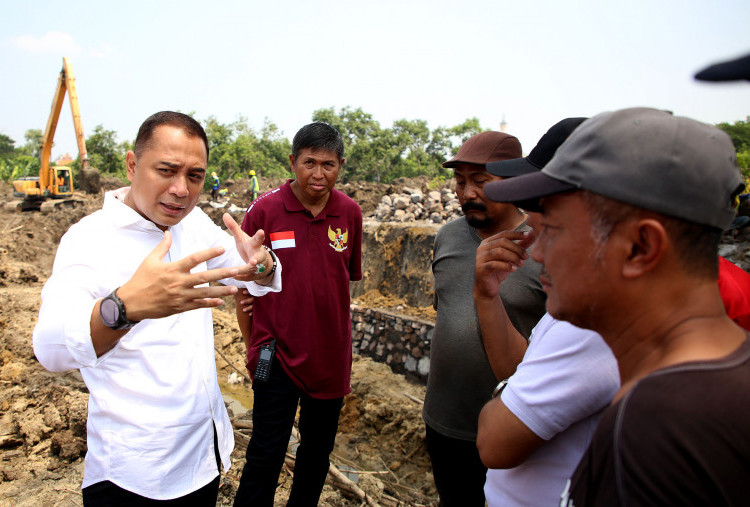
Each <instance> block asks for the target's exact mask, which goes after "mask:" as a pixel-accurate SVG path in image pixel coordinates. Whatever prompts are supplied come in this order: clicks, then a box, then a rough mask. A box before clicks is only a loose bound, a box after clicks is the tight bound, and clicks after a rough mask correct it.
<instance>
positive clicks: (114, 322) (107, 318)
mask: <svg viewBox="0 0 750 507" xmlns="http://www.w3.org/2000/svg"><path fill="white" fill-rule="evenodd" d="M117 289H119V287H118V288H117ZM117 289H115V290H113V291H112V292H111V293H110V294H109V296H107V297H105V298H104V299H102V303H101V305H99V316H100V317H101V318H102V322H103V323H104V325H105V326H107V327H108V328H111V329H130V328H131V327H133V326H135V325H136V324H138V322H140V321H137V320H128V317H127V315H125V304H124V303H123V302H122V299H120V298H118V297H117Z"/></svg>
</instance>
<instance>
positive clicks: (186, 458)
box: [33, 188, 281, 500]
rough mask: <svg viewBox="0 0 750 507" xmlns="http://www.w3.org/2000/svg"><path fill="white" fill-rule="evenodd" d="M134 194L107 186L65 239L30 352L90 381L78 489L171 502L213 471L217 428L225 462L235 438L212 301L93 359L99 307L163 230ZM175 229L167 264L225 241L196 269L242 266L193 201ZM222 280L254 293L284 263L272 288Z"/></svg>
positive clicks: (142, 327)
mask: <svg viewBox="0 0 750 507" xmlns="http://www.w3.org/2000/svg"><path fill="white" fill-rule="evenodd" d="M128 190H129V188H122V189H119V190H116V191H113V192H108V193H107V194H106V195H105V198H104V205H103V207H102V209H101V210H99V211H97V212H95V213H93V214H91V215H89V216H87V217H85V218H83V219H82V220H81V221H79V222H78V223H77V224H75V225H73V226H72V227H71V228H70V229H69V230H68V232H67V233H66V234H65V235H64V236H63V238H62V240H61V241H60V245H59V247H58V250H57V255H56V257H55V263H54V267H53V269H52V275H51V277H50V278H49V280H48V281H47V283H46V284H45V286H44V289H43V290H42V304H41V308H40V310H39V320H38V322H37V325H36V327H35V329H34V334H33V342H34V353H35V354H36V357H37V358H38V359H39V362H40V363H41V364H42V365H43V366H44V367H45V368H47V369H48V370H51V371H65V370H70V369H76V368H79V369H80V370H81V376H82V377H83V379H84V381H85V382H86V386H87V387H88V390H89V393H90V395H89V406H88V408H89V412H88V422H87V433H88V436H87V443H88V452H87V454H86V460H85V472H84V479H83V485H82V487H86V486H89V485H91V484H95V483H97V482H100V481H103V480H109V481H112V482H114V483H115V484H117V485H118V486H120V487H122V488H125V489H127V490H129V491H133V492H135V493H137V494H139V495H142V496H146V497H149V498H153V499H158V500H163V499H171V498H177V497H180V496H183V495H186V494H188V493H190V492H192V491H195V490H197V489H199V488H201V487H203V486H205V485H206V484H208V483H209V482H211V480H213V479H214V478H215V477H216V475H217V473H218V471H217V467H216V459H215V455H214V439H213V427H214V425H215V426H216V432H217V435H218V442H219V453H220V455H221V460H222V463H223V465H224V468H225V469H228V468H229V464H230V462H229V454H230V453H231V451H232V448H233V447H234V436H233V432H232V426H231V424H230V421H229V417H228V415H227V411H226V408H225V406H224V402H223V400H222V397H221V391H220V389H219V385H218V382H217V380H216V363H215V360H214V340H213V324H212V316H211V310H210V309H208V308H203V309H196V310H192V311H189V312H184V313H180V314H177V315H172V316H170V317H164V318H161V319H147V320H144V321H142V322H140V323H139V324H137V325H136V326H135V327H133V328H132V329H131V330H130V331H129V332H128V333H127V334H126V335H125V336H123V337H122V339H120V341H119V342H118V344H117V345H115V347H114V348H113V349H112V350H110V351H108V352H107V353H105V354H104V355H102V356H101V357H96V353H95V352H94V347H93V344H92V341H91V330H90V322H91V313H92V311H93V308H94V305H95V304H96V303H97V301H98V300H99V299H101V298H103V297H104V296H106V295H107V294H109V293H110V292H112V290H114V289H116V288H117V287H119V286H121V285H122V284H124V283H125V282H127V281H128V280H129V279H130V277H131V276H132V275H133V273H134V272H135V271H136V269H137V268H138V266H139V265H140V263H141V262H142V261H143V259H144V258H145V257H146V256H147V255H148V254H149V253H150V252H151V251H152V250H153V249H154V248H155V247H156V245H157V244H158V243H159V242H160V241H161V240H162V239H163V237H164V233H163V232H162V231H161V230H160V229H159V228H157V227H156V226H155V225H154V224H153V223H152V222H150V221H148V220H146V219H144V218H143V217H141V215H139V214H138V213H137V212H136V211H135V210H133V209H132V208H130V207H129V206H127V205H126V204H124V203H123V202H122V199H123V198H124V196H125V195H126V194H127V192H128ZM170 231H171V234H172V246H171V248H170V250H169V253H168V254H167V256H166V257H165V258H164V261H165V262H170V261H177V260H180V259H182V258H184V257H186V256H187V255H189V254H191V253H194V252H197V251H199V250H204V249H206V248H210V247H215V246H223V247H224V248H225V253H224V254H223V255H221V256H219V257H216V258H213V259H211V260H209V261H208V262H205V263H202V264H199V265H198V266H196V267H195V268H194V269H193V272H198V271H205V270H207V269H213V268H221V267H234V266H240V265H244V264H245V262H244V261H243V260H242V258H241V257H240V255H239V253H238V252H237V250H236V247H235V243H234V239H233V238H232V236H231V235H229V234H228V233H227V232H225V231H223V230H222V229H221V228H220V227H218V226H217V225H215V224H214V223H213V222H212V221H211V219H210V218H209V217H208V216H207V215H206V214H205V213H204V212H203V211H202V210H201V209H199V208H197V207H196V208H195V209H194V210H193V211H192V212H191V213H190V214H189V215H188V216H187V217H185V218H184V219H183V220H182V221H181V222H180V223H178V224H177V225H174V226H172V227H171V228H170ZM222 282H223V283H228V284H232V285H236V286H240V287H247V288H248V290H249V291H250V293H251V294H253V295H255V296H262V295H263V294H266V293H268V292H270V291H274V292H278V291H280V290H281V266H280V265H279V266H277V268H276V273H275V275H274V280H273V284H272V285H271V286H269V287H264V286H261V285H258V284H256V283H254V282H249V283H243V282H238V281H236V280H233V279H226V280H222Z"/></svg>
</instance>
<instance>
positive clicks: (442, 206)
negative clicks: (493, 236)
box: [373, 187, 461, 224]
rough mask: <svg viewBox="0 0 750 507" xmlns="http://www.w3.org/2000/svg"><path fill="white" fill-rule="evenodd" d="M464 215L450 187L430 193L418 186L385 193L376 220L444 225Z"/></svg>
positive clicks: (376, 209)
mask: <svg viewBox="0 0 750 507" xmlns="http://www.w3.org/2000/svg"><path fill="white" fill-rule="evenodd" d="M459 216H461V205H460V204H459V203H458V197H456V193H455V192H454V191H453V190H451V189H449V188H442V189H440V190H429V191H427V194H426V195H425V193H424V192H423V191H422V190H421V189H419V188H415V187H403V189H402V190H401V191H400V192H395V193H390V194H385V195H384V196H383V197H382V198H381V199H380V203H379V204H378V205H377V207H376V208H375V211H374V213H373V217H374V218H375V219H376V220H378V221H380V222H413V221H415V220H427V221H430V222H432V223H434V224H441V223H444V222H448V221H450V220H453V219H454V218H458V217H459Z"/></svg>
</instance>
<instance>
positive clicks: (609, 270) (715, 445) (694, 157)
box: [487, 108, 750, 506]
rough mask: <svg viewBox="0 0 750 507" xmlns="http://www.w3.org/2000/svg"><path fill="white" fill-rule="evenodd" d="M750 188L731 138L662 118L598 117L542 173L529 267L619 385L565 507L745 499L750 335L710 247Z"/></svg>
mask: <svg viewBox="0 0 750 507" xmlns="http://www.w3.org/2000/svg"><path fill="white" fill-rule="evenodd" d="M743 188H744V184H743V183H742V179H741V177H740V172H739V170H738V168H737V163H736V157H735V152H734V147H733V146H732V142H731V140H730V138H729V136H727V135H726V134H725V133H723V132H721V131H720V130H718V129H717V128H715V127H712V126H709V125H705V124H702V123H699V122H697V121H694V120H691V119H688V118H681V117H677V116H672V115H671V114H670V113H668V112H664V111H658V110H655V109H647V108H632V109H624V110H620V111H615V112H610V113H603V114H600V115H598V116H596V117H594V118H592V119H591V120H589V121H587V122H586V123H584V124H583V125H581V127H580V128H578V129H577V130H576V131H575V132H574V133H573V134H572V135H571V136H570V138H569V139H568V140H567V141H566V142H565V143H564V144H563V145H562V146H561V147H560V149H559V150H558V151H557V153H556V155H555V157H554V158H553V159H552V161H551V162H550V163H549V164H547V166H546V167H545V168H544V169H543V170H542V171H541V172H538V173H534V174H529V175H525V176H519V177H517V178H512V179H510V180H507V181H503V182H499V183H495V184H492V185H491V186H489V188H488V189H487V193H488V194H489V195H490V196H491V197H492V198H495V199H498V200H501V201H518V200H530V199H540V201H539V204H540V205H541V208H542V230H541V232H540V234H539V237H538V239H537V242H536V245H535V247H534V249H533V252H532V257H533V258H534V259H536V260H537V261H539V262H541V263H542V264H543V265H544V269H543V273H542V284H543V285H544V289H545V292H547V309H548V311H549V313H550V314H552V316H554V317H556V318H559V319H563V320H567V321H569V322H571V323H573V324H575V325H577V326H580V327H584V328H588V329H593V330H595V331H597V332H599V334H601V335H602V337H603V338H604V340H605V341H606V343H607V344H608V345H609V347H610V348H611V349H612V351H613V352H614V354H615V357H616V358H617V362H618V367H619V370H620V377H621V381H622V387H621V388H620V390H619V391H618V392H617V394H616V395H615V399H614V401H613V404H612V405H611V406H610V407H609V408H608V409H607V410H606V411H605V413H604V414H603V416H602V418H601V419H600V422H599V425H598V427H597V430H596V433H595V435H594V438H593V440H592V443H591V445H590V447H589V449H588V451H587V452H586V454H585V455H584V457H583V459H582V460H581V463H580V464H579V466H578V468H577V470H576V472H575V473H574V475H573V477H572V479H571V483H570V484H569V487H568V488H567V489H566V491H565V494H564V497H563V505H579V506H580V505H587V504H588V505H623V504H628V503H629V504H632V505H643V504H662V505H664V504H676V505H681V504H691V505H740V504H744V503H745V502H746V501H747V499H748V498H750V481H748V480H747V478H748V476H750V406H748V404H747V403H746V402H745V393H747V392H748V390H750V337H749V336H748V334H747V333H746V332H745V331H743V330H742V329H741V328H740V327H738V326H737V325H735V324H734V323H733V322H732V321H731V320H730V319H729V318H728V317H727V315H726V312H725V311H724V305H723V303H722V300H721V297H720V294H719V289H718V286H717V270H718V268H717V250H718V242H719V238H720V237H721V234H722V230H723V229H724V228H725V227H727V226H728V225H729V223H730V222H731V221H732V218H733V217H734V209H733V206H732V202H733V199H734V197H735V196H736V195H737V194H738V193H739V192H740V191H741V190H742V189H743Z"/></svg>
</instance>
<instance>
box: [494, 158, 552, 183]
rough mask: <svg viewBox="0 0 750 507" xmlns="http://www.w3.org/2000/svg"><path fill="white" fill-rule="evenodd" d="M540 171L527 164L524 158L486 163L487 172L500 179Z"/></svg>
mask: <svg viewBox="0 0 750 507" xmlns="http://www.w3.org/2000/svg"><path fill="white" fill-rule="evenodd" d="M539 169H541V168H540V167H537V166H535V165H534V164H532V163H531V162H529V161H528V160H527V159H526V157H524V158H512V159H510V160H498V161H495V162H487V171H488V172H489V173H491V174H494V175H495V176H500V177H502V178H513V177H516V176H521V175H523V174H529V173H533V172H537V171H539Z"/></svg>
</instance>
